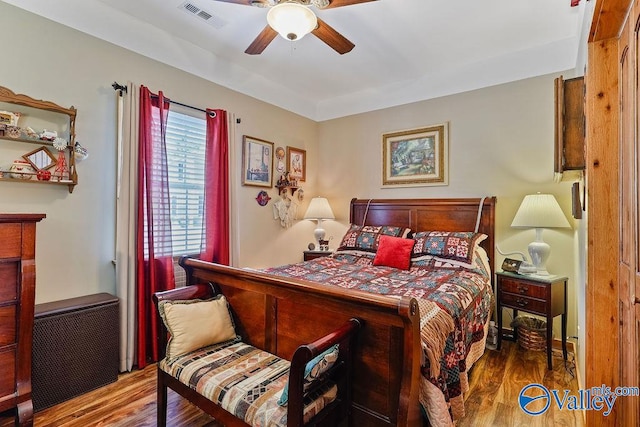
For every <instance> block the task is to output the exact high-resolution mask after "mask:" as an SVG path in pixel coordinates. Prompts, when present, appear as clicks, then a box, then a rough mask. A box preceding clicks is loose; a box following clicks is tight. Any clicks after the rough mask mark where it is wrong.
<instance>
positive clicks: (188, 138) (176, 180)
mask: <svg viewBox="0 0 640 427" xmlns="http://www.w3.org/2000/svg"><path fill="white" fill-rule="evenodd" d="M205 138H206V121H205V119H204V118H202V119H201V118H196V117H192V116H189V115H186V114H182V113H178V112H175V111H172V110H169V117H168V119H167V137H166V143H167V167H168V172H169V194H170V196H171V234H172V245H173V256H181V255H194V254H199V253H200V248H201V244H202V243H204V242H202V237H203V236H202V221H203V218H204V154H205V141H206V139H205Z"/></svg>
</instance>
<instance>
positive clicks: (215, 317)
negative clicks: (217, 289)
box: [158, 295, 236, 358]
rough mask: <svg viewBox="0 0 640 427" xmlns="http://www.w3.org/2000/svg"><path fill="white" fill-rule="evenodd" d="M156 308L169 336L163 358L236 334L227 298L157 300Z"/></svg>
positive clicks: (178, 354) (224, 339)
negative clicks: (158, 302)
mask: <svg viewBox="0 0 640 427" xmlns="http://www.w3.org/2000/svg"><path fill="white" fill-rule="evenodd" d="M158 310H159V311H160V316H161V317H162V320H163V321H164V324H165V325H166V327H167V329H168V330H169V333H170V334H171V338H170V339H169V342H168V343H167V354H166V356H167V358H173V357H177V356H180V355H183V354H185V353H189V352H191V351H193V350H197V349H199V348H202V347H207V346H210V345H213V344H217V343H220V342H223V341H228V340H231V339H234V338H236V331H235V328H234V326H233V321H232V320H231V315H230V314H229V307H228V305H227V299H226V298H225V297H224V296H223V295H221V296H219V297H217V298H215V299H211V300H204V301H203V300H184V301H161V302H160V304H159V306H158Z"/></svg>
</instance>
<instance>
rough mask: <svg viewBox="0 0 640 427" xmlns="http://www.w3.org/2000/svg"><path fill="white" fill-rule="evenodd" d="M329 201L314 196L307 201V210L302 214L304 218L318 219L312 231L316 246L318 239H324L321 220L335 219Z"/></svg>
mask: <svg viewBox="0 0 640 427" xmlns="http://www.w3.org/2000/svg"><path fill="white" fill-rule="evenodd" d="M335 218H336V217H335V216H334V215H333V211H332V210H331V206H329V201H328V200H327V199H325V198H324V197H314V198H313V199H311V203H309V207H308V208H307V212H306V213H305V214H304V219H314V220H316V221H318V226H317V227H316V229H315V231H314V232H313V235H314V237H315V238H316V241H317V242H318V248H319V247H320V240H324V236H325V231H324V228H322V220H324V219H335Z"/></svg>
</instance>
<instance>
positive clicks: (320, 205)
mask: <svg viewBox="0 0 640 427" xmlns="http://www.w3.org/2000/svg"><path fill="white" fill-rule="evenodd" d="M335 218H336V217H335V216H334V215H333V211H332V210H331V206H330V205H329V201H328V200H327V199H325V198H324V197H314V198H313V199H311V203H309V207H308V208H307V212H306V213H305V214H304V219H335Z"/></svg>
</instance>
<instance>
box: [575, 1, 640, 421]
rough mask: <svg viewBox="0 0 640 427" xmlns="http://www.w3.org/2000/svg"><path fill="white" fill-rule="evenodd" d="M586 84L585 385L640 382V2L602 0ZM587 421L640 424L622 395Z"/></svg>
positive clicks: (639, 412)
mask: <svg viewBox="0 0 640 427" xmlns="http://www.w3.org/2000/svg"><path fill="white" fill-rule="evenodd" d="M594 11H595V12H594V17H593V22H592V26H591V33H590V36H589V44H588V59H587V69H586V73H585V84H586V97H585V100H586V103H585V114H586V166H587V167H586V181H585V184H586V188H587V217H588V226H587V239H588V248H587V254H588V255H587V287H586V319H587V322H586V325H585V326H586V343H585V345H586V347H585V348H586V366H585V377H586V378H585V384H584V388H591V387H600V386H602V385H605V386H607V387H611V389H615V387H619V386H622V387H638V386H640V349H639V345H640V206H639V204H640V143H639V140H640V0H597V1H596V4H595V9H594ZM585 416H586V420H587V425H588V426H640V398H639V397H629V396H624V397H618V398H617V399H616V401H615V406H614V409H613V411H612V412H611V414H610V415H608V416H604V415H603V414H602V412H601V411H595V410H589V411H585Z"/></svg>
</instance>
